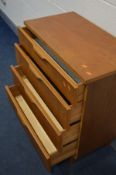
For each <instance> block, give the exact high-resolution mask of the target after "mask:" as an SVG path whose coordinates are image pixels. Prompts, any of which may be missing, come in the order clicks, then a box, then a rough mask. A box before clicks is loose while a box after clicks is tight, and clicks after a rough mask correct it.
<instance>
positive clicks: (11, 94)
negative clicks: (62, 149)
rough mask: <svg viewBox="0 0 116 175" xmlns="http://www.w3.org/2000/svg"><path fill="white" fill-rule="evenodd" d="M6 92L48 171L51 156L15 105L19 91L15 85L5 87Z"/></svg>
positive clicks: (17, 105) (18, 107) (16, 104)
mask: <svg viewBox="0 0 116 175" xmlns="http://www.w3.org/2000/svg"><path fill="white" fill-rule="evenodd" d="M6 91H7V94H8V97H9V99H10V101H11V103H12V104H13V106H14V108H15V110H16V112H17V114H18V117H19V119H20V121H21V123H22V124H23V125H24V127H25V128H26V129H27V130H28V132H29V134H30V136H31V137H32V139H33V141H34V143H35V144H36V146H37V149H38V151H39V153H40V155H41V157H42V159H43V161H44V162H45V164H46V166H47V168H48V169H49V170H50V168H51V157H52V155H50V154H49V153H48V152H47V150H46V149H45V147H44V146H43V144H42V142H41V140H40V138H39V137H38V136H37V134H36V133H35V131H34V130H33V128H32V126H31V124H30V123H29V121H28V120H27V118H26V117H25V115H24V112H23V111H22V110H21V108H20V106H19V104H18V103H17V101H16V96H19V95H20V93H19V91H18V90H17V86H15V85H14V86H10V87H8V86H6Z"/></svg>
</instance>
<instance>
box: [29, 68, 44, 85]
mask: <svg viewBox="0 0 116 175" xmlns="http://www.w3.org/2000/svg"><path fill="white" fill-rule="evenodd" d="M29 69H30V71H31V72H32V74H33V75H34V76H35V77H36V79H38V80H39V81H42V82H43V78H42V77H41V75H39V74H37V73H36V70H35V69H34V68H33V66H31V65H29Z"/></svg>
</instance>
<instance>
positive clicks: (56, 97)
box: [15, 44, 82, 128]
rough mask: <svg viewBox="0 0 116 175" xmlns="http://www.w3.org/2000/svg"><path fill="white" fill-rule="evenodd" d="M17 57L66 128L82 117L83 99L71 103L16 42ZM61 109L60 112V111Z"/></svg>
mask: <svg viewBox="0 0 116 175" xmlns="http://www.w3.org/2000/svg"><path fill="white" fill-rule="evenodd" d="M15 47H16V58H17V62H18V64H19V65H21V66H22V70H23V73H24V75H25V76H27V78H28V79H29V81H30V82H31V83H32V85H33V86H34V88H35V89H36V90H37V92H38V93H39V94H40V96H41V97H42V99H43V100H44V101H45V103H46V104H47V106H48V107H49V108H50V110H51V111H52V112H53V113H54V115H55V116H56V118H57V119H58V121H59V122H60V123H61V124H62V126H63V127H64V128H68V127H69V125H70V124H72V123H75V122H77V121H79V120H80V119H81V110H82V99H80V101H78V102H77V103H76V104H73V105H71V103H69V102H68V101H66V99H65V98H64V97H63V96H62V94H60V93H59V91H58V90H57V89H56V88H55V87H54V86H53V85H52V83H51V82H49V80H48V79H47V78H46V77H45V75H44V74H43V73H42V71H41V70H40V69H39V68H38V67H37V66H36V65H35V63H34V62H33V61H32V60H31V58H30V57H29V56H28V55H27V54H26V53H25V52H24V51H23V49H22V48H21V46H19V45H18V44H15ZM59 111H60V112H59Z"/></svg>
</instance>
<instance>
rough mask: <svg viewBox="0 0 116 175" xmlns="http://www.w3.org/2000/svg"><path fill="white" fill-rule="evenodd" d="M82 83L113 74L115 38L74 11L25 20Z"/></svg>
mask: <svg viewBox="0 0 116 175" xmlns="http://www.w3.org/2000/svg"><path fill="white" fill-rule="evenodd" d="M25 25H26V26H27V28H28V29H29V30H30V31H32V32H33V33H34V34H35V35H36V37H38V38H40V39H41V40H42V41H43V42H44V43H45V44H46V45H47V46H49V48H51V49H52V50H53V52H54V53H55V54H56V55H58V56H59V57H60V58H61V59H62V61H63V62H64V63H65V64H66V65H67V66H69V68H70V69H71V70H73V71H74V72H75V73H76V74H77V75H80V77H82V79H83V80H85V81H87V82H88V81H92V80H93V79H99V78H101V77H103V76H104V75H106V74H110V73H112V72H115V71H116V38H115V37H113V36H111V35H110V34H108V33H106V32H104V31H103V30H101V29H100V28H98V27H97V26H95V25H94V24H92V23H90V22H89V21H87V20H86V19H84V18H82V17H81V16H79V15H78V14H76V13H74V12H69V13H65V14H60V15H54V16H50V17H44V18H40V19H35V20H28V21H25Z"/></svg>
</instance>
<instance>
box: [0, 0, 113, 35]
mask: <svg viewBox="0 0 116 175" xmlns="http://www.w3.org/2000/svg"><path fill="white" fill-rule="evenodd" d="M4 1H6V6H4V5H3V4H2V3H1V0H0V7H1V9H2V11H3V12H4V13H5V14H6V15H7V16H8V17H9V18H10V20H11V21H12V22H13V23H14V24H15V25H16V26H19V25H23V21H24V20H26V19H33V18H38V17H42V16H48V15H53V14H58V13H63V12H67V11H76V12H77V13H79V14H80V15H82V16H84V17H85V18H87V19H89V20H90V21H92V22H93V23H95V24H97V25H98V26H100V27H101V28H103V29H104V30H106V31H107V32H109V33H111V34H112V35H114V36H116V0H4Z"/></svg>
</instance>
